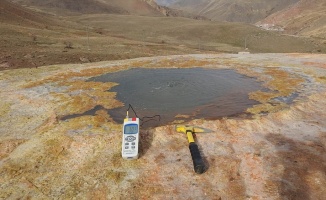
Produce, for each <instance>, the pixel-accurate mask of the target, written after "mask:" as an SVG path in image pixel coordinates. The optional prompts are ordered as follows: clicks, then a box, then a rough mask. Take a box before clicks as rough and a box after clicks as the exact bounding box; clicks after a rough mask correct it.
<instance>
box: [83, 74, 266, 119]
mask: <svg viewBox="0 0 326 200" xmlns="http://www.w3.org/2000/svg"><path fill="white" fill-rule="evenodd" d="M89 81H96V82H98V81H100V82H116V83H119V85H118V86H115V87H114V88H112V89H111V90H110V91H114V92H117V99H118V100H119V101H121V102H123V103H124V104H125V107H121V108H116V109H113V110H110V111H109V113H110V115H111V116H112V117H113V119H114V120H115V121H117V122H119V123H121V122H122V121H123V118H124V117H125V115H126V110H127V108H128V106H129V104H131V105H132V107H133V108H134V109H135V111H136V112H137V115H138V116H139V117H144V116H153V115H160V116H161V123H168V122H172V121H174V120H176V119H180V118H182V119H188V120H189V119H195V118H205V119H216V118H220V117H225V116H234V115H239V114H241V113H244V112H245V110H246V109H247V108H248V107H251V106H253V105H255V104H257V103H258V102H256V101H253V100H250V99H249V98H248V94H249V93H250V92H252V91H256V90H259V89H262V86H261V84H260V83H259V82H257V81H256V80H255V79H253V78H250V77H246V76H244V75H241V74H239V73H237V72H236V71H234V70H229V69H205V68H187V69H145V68H135V69H130V70H126V71H120V72H116V73H108V74H104V75H101V76H98V77H93V78H91V79H89ZM129 113H130V115H131V114H133V113H132V112H129Z"/></svg>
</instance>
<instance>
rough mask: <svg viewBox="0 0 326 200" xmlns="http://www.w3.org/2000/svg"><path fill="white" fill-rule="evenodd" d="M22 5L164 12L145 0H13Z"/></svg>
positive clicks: (150, 13)
mask: <svg viewBox="0 0 326 200" xmlns="http://www.w3.org/2000/svg"><path fill="white" fill-rule="evenodd" d="M12 1H14V2H16V3H19V4H21V5H28V6H35V7H41V8H43V9H44V8H46V9H48V10H50V11H54V12H57V13H62V12H63V11H69V12H75V13H83V14H93V13H111V14H134V15H148V16H161V15H162V13H161V12H160V11H158V10H156V9H155V8H153V7H152V6H151V5H149V4H148V3H147V2H146V1H144V0H12Z"/></svg>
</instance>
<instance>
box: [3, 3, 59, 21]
mask: <svg viewBox="0 0 326 200" xmlns="http://www.w3.org/2000/svg"><path fill="white" fill-rule="evenodd" d="M0 23H6V24H16V25H21V26H38V27H40V26H44V25H46V24H49V23H51V24H52V25H53V24H55V22H54V21H53V20H52V19H51V18H50V17H48V16H45V15H44V14H40V13H36V12H33V11H31V10H29V9H25V8H23V7H21V6H19V5H17V4H14V3H11V2H8V1H6V0H1V1H0Z"/></svg>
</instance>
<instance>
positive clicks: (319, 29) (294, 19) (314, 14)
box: [257, 0, 326, 39]
mask: <svg viewBox="0 0 326 200" xmlns="http://www.w3.org/2000/svg"><path fill="white" fill-rule="evenodd" d="M257 25H261V26H263V25H264V26H265V27H273V26H277V27H281V28H283V29H284V31H285V32H286V33H289V34H296V35H305V36H315V37H321V38H323V39H326V1H325V0H300V1H299V2H298V3H296V4H294V5H292V6H291V7H289V8H286V9H284V10H281V11H278V12H276V13H274V14H272V15H270V16H268V17H267V18H266V19H264V20H262V21H260V22H258V23H257Z"/></svg>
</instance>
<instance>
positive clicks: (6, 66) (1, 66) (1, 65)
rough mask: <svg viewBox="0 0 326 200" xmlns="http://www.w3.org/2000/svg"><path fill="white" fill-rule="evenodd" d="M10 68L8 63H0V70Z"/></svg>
mask: <svg viewBox="0 0 326 200" xmlns="http://www.w3.org/2000/svg"><path fill="white" fill-rule="evenodd" d="M9 67H10V63H9V62H5V63H1V64H0V68H9Z"/></svg>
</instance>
